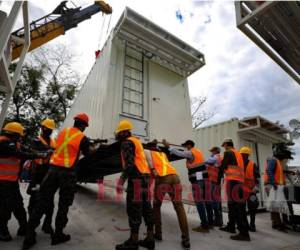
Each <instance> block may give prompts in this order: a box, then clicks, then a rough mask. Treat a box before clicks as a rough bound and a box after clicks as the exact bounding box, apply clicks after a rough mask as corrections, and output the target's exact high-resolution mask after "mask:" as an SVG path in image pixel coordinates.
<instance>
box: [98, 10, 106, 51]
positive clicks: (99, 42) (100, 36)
mask: <svg viewBox="0 0 300 250" xmlns="http://www.w3.org/2000/svg"><path fill="white" fill-rule="evenodd" d="M105 17H106V16H105V15H104V14H103V15H102V20H103V21H102V25H101V29H100V35H99V39H98V49H100V46H101V41H102V36H103V30H104V24H105Z"/></svg>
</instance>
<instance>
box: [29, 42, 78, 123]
mask: <svg viewBox="0 0 300 250" xmlns="http://www.w3.org/2000/svg"><path fill="white" fill-rule="evenodd" d="M32 58H33V62H34V63H35V64H37V65H38V66H39V67H41V68H43V69H44V70H45V74H44V83H45V86H46V95H44V96H43V97H42V99H41V102H40V105H41V109H42V110H44V111H45V114H47V116H53V117H55V120H56V121H58V122H62V121H64V119H65V118H66V116H67V113H68V111H69V109H70V107H71V105H72V103H73V99H74V98H75V95H76V92H77V90H78V88H79V86H80V77H79V74H78V73H77V72H76V71H74V70H73V69H72V63H73V60H74V55H73V54H71V53H70V52H69V51H68V49H67V47H66V46H63V45H59V46H55V47H43V48H40V49H39V50H38V51H37V52H36V53H35V54H33V57H32Z"/></svg>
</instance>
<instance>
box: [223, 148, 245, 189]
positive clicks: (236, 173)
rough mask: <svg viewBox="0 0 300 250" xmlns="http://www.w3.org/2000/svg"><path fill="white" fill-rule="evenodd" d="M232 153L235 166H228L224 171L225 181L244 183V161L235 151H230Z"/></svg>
mask: <svg viewBox="0 0 300 250" xmlns="http://www.w3.org/2000/svg"><path fill="white" fill-rule="evenodd" d="M231 151H232V152H233V153H234V155H235V158H236V162H237V165H236V166H235V165H229V166H227V169H226V170H225V180H227V181H231V180H233V181H239V182H241V183H244V181H245V172H244V161H243V157H242V155H241V154H240V153H239V152H238V151H237V150H235V149H231Z"/></svg>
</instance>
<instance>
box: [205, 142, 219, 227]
mask: <svg viewBox="0 0 300 250" xmlns="http://www.w3.org/2000/svg"><path fill="white" fill-rule="evenodd" d="M209 152H210V153H211V156H210V157H209V158H208V159H207V160H206V161H205V164H206V167H207V173H208V181H209V188H210V190H211V197H210V199H211V200H212V206H211V207H206V208H207V213H208V214H209V213H211V214H212V213H213V215H214V216H212V215H210V216H208V218H210V217H213V219H214V220H213V225H214V226H216V227H221V226H222V225H223V219H222V203H221V186H220V182H219V172H220V169H219V168H220V166H221V163H222V156H221V154H220V153H221V149H220V148H219V147H212V148H211V149H210V150H209ZM210 223H212V222H210Z"/></svg>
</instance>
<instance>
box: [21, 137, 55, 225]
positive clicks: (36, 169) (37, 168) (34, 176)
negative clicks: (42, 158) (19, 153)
mask: <svg viewBox="0 0 300 250" xmlns="http://www.w3.org/2000/svg"><path fill="white" fill-rule="evenodd" d="M49 143H50V142H49ZM32 148H33V149H35V150H38V151H41V152H43V151H48V150H51V147H50V146H48V145H45V144H43V143H42V142H41V141H40V139H38V138H37V139H35V140H34V141H33V143H32ZM48 169H49V164H37V163H36V162H33V163H32V171H31V180H30V184H29V186H28V189H27V193H28V194H29V195H30V199H29V204H28V213H29V214H31V213H32V211H33V208H34V207H35V206H36V204H37V201H38V192H39V188H37V185H39V186H40V185H41V183H42V181H43V179H44V177H45V176H46V174H47V172H48ZM53 211H54V197H53V199H51V200H49V202H48V207H47V209H46V212H45V219H44V225H43V226H48V227H51V223H52V216H53Z"/></svg>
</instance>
